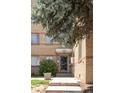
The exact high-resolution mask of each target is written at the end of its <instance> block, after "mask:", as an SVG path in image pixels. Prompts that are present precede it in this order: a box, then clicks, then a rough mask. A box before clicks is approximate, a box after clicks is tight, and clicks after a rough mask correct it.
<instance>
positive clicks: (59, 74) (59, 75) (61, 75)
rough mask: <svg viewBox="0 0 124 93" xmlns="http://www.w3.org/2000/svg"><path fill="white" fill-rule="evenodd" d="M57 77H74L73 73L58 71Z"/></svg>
mask: <svg viewBox="0 0 124 93" xmlns="http://www.w3.org/2000/svg"><path fill="white" fill-rule="evenodd" d="M56 77H73V75H72V74H71V73H57V74H56Z"/></svg>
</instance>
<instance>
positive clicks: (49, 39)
mask: <svg viewBox="0 0 124 93" xmlns="http://www.w3.org/2000/svg"><path fill="white" fill-rule="evenodd" d="M46 43H47V44H51V43H52V38H50V37H48V36H46Z"/></svg>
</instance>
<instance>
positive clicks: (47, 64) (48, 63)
mask: <svg viewBox="0 0 124 93" xmlns="http://www.w3.org/2000/svg"><path fill="white" fill-rule="evenodd" d="M47 72H51V74H52V76H56V72H57V65H56V63H55V62H54V61H53V60H43V61H41V62H40V70H39V73H40V75H41V76H43V73H47Z"/></svg>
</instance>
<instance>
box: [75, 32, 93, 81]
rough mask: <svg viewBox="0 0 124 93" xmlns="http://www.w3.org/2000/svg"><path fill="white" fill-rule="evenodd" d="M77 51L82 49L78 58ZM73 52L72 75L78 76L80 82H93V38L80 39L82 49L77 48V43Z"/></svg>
mask: <svg viewBox="0 0 124 93" xmlns="http://www.w3.org/2000/svg"><path fill="white" fill-rule="evenodd" d="M79 51H82V56H81V58H79ZM74 53H75V67H74V68H75V69H74V75H75V77H76V78H79V79H80V80H81V81H82V83H93V38H92V34H91V36H90V38H87V39H83V40H82V49H79V44H78V45H77V46H75V47H74Z"/></svg>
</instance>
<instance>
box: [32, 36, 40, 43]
mask: <svg viewBox="0 0 124 93" xmlns="http://www.w3.org/2000/svg"><path fill="white" fill-rule="evenodd" d="M31 43H32V44H39V43H40V37H39V34H31Z"/></svg>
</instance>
